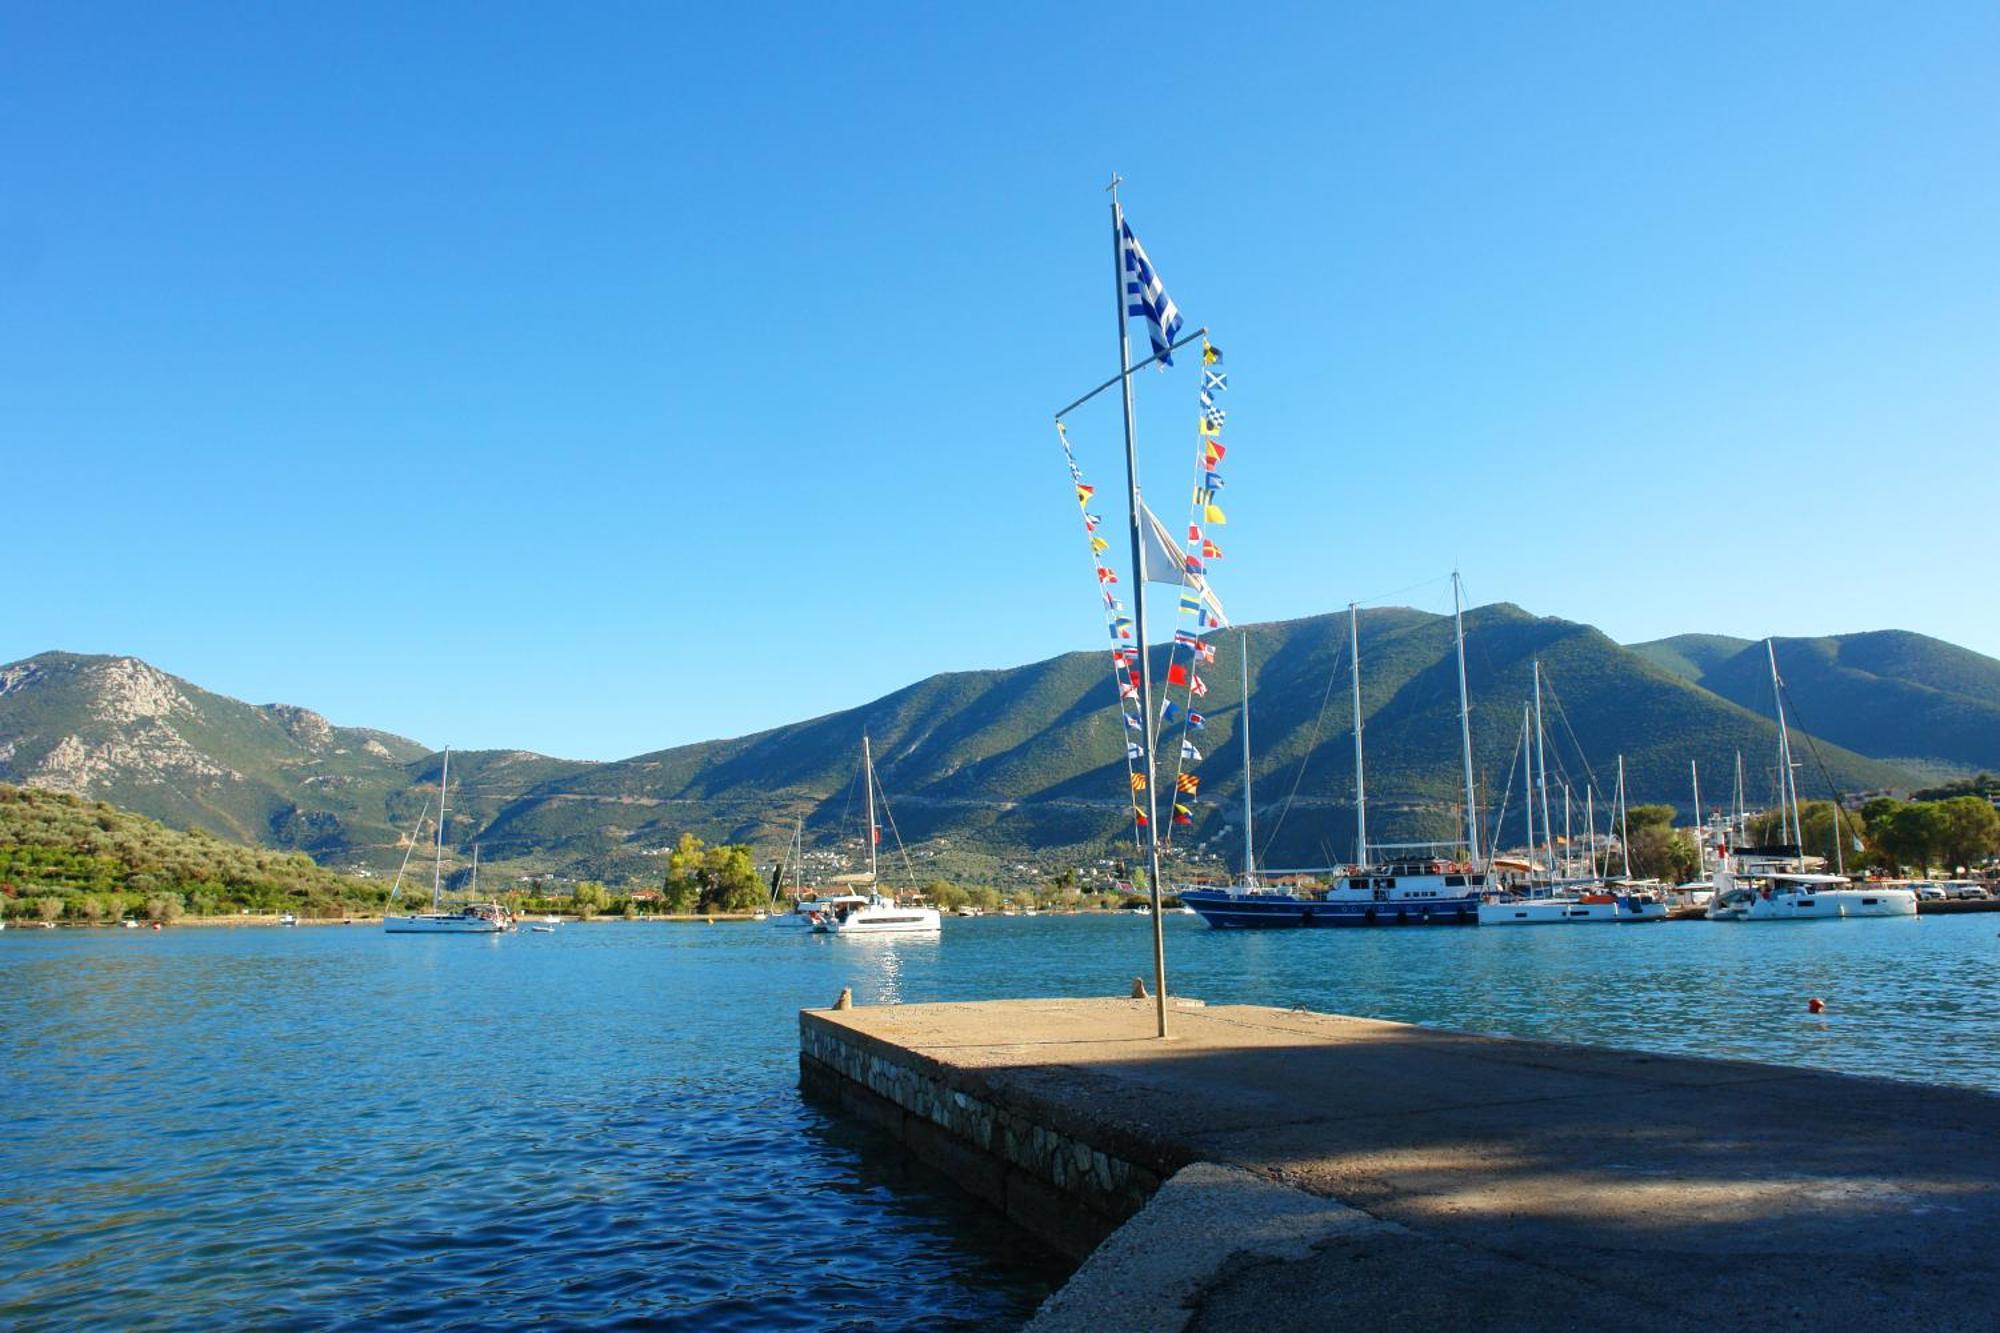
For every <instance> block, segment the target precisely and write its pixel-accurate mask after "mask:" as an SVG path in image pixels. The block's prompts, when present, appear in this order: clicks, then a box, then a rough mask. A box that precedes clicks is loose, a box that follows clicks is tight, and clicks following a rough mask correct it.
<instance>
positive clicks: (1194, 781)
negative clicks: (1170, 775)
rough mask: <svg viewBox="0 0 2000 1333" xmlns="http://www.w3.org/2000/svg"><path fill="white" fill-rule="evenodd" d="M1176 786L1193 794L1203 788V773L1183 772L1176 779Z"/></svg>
mask: <svg viewBox="0 0 2000 1333" xmlns="http://www.w3.org/2000/svg"><path fill="white" fill-rule="evenodd" d="M1174 786H1175V787H1176V788H1178V789H1179V790H1181V791H1184V792H1186V793H1187V794H1188V795H1190V796H1192V795H1194V794H1195V793H1196V792H1198V791H1200V790H1201V774H1199V773H1183V774H1181V775H1180V776H1179V777H1177V778H1175V779H1174Z"/></svg>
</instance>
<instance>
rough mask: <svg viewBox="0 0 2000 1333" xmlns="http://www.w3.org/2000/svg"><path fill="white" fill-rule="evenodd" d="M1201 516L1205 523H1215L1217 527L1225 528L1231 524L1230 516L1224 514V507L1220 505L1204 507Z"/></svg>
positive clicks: (1206, 505)
mask: <svg viewBox="0 0 2000 1333" xmlns="http://www.w3.org/2000/svg"><path fill="white" fill-rule="evenodd" d="M1211 493H1212V492H1211ZM1201 516H1202V519H1203V521H1204V522H1208V523H1213V524H1215V525H1216V526H1217V527H1224V526H1227V524H1228V523H1229V518H1228V516H1227V515H1226V514H1224V513H1223V512H1222V506H1221V505H1218V504H1205V505H1203V506H1202V507H1201Z"/></svg>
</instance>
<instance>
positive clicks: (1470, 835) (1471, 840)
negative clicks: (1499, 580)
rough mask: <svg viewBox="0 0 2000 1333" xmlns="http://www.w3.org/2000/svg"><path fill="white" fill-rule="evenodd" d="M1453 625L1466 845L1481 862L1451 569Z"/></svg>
mask: <svg viewBox="0 0 2000 1333" xmlns="http://www.w3.org/2000/svg"><path fill="white" fill-rule="evenodd" d="M1451 625H1452V634H1453V636H1454V637H1455V638H1456V639H1457V640H1458V734H1459V743H1460V746H1461V748H1462V749H1463V750H1464V751H1465V847H1466V851H1467V852H1468V853H1470V855H1471V857H1472V863H1473V864H1474V865H1478V864H1479V807H1478V806H1477V805H1476V804H1475V803H1474V802H1475V800H1476V796H1475V792H1476V790H1477V789H1476V788H1475V787H1474V786H1473V784H1472V696H1471V695H1470V694H1469V693H1467V691H1466V688H1465V612H1464V608H1463V605H1462V603H1461V600H1460V593H1459V579H1458V571H1457V570H1455V569H1454V570H1452V571H1451Z"/></svg>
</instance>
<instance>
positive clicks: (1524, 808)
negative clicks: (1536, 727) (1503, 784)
mask: <svg viewBox="0 0 2000 1333" xmlns="http://www.w3.org/2000/svg"><path fill="white" fill-rule="evenodd" d="M1529 726H1530V723H1529V721H1528V705H1526V704H1522V705H1521V817H1522V819H1523V820H1525V821H1526V824H1527V829H1528V880H1529V882H1530V883H1532V882H1533V881H1534V878H1535V749H1534V746H1535V743H1534V741H1532V740H1530V739H1529V737H1530V736H1531V735H1532V734H1533V733H1531V732H1530V731H1529V730H1528V728H1529ZM1507 780H1508V781H1509V782H1511V781H1513V773H1512V771H1511V770H1510V771H1509V772H1508V775H1507ZM1494 838H1495V841H1498V839H1499V835H1498V834H1497V833H1496V834H1495V835H1494Z"/></svg>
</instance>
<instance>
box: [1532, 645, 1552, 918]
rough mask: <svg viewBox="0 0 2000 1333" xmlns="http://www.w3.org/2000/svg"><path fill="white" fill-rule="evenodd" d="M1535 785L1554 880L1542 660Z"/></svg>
mask: <svg viewBox="0 0 2000 1333" xmlns="http://www.w3.org/2000/svg"><path fill="white" fill-rule="evenodd" d="M1535 770H1536V777H1535V784H1536V786H1538V787H1539V788H1540V789H1541V798H1542V846H1543V847H1544V848H1546V849H1547V851H1548V857H1549V878H1550V879H1554V878H1555V865H1556V840H1555V836H1554V833H1553V831H1552V830H1551V829H1550V828H1549V743H1548V740H1547V738H1546V737H1544V736H1543V734H1542V659H1540V658H1539V657H1538V658H1536V659H1535Z"/></svg>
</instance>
